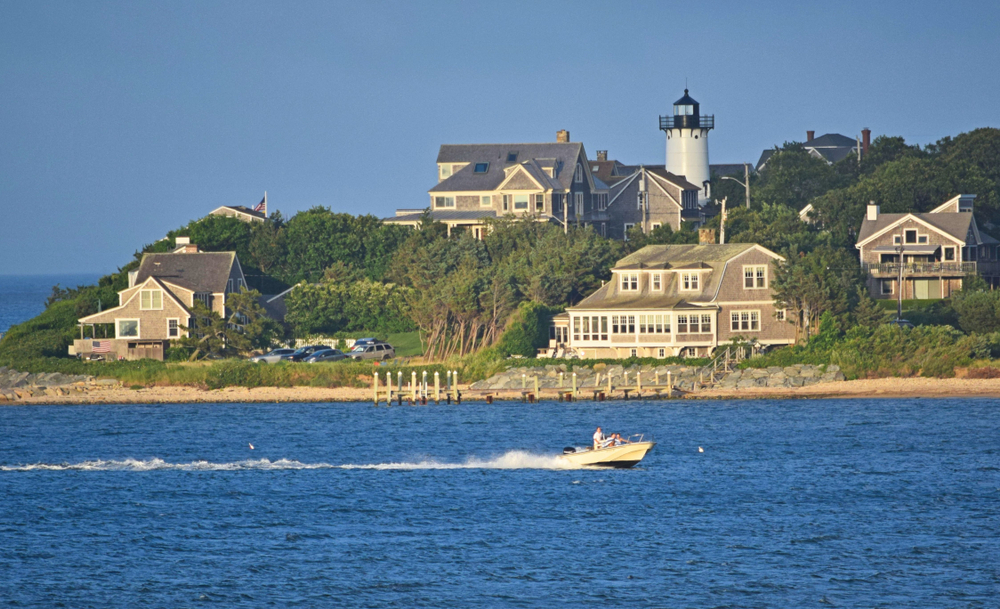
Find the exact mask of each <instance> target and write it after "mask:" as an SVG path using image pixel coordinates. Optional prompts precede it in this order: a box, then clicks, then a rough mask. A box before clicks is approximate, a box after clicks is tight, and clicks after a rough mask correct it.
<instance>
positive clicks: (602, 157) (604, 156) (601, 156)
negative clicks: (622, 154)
mask: <svg viewBox="0 0 1000 609" xmlns="http://www.w3.org/2000/svg"><path fill="white" fill-rule="evenodd" d="M597 160H598V161H606V160H608V151H607V150H598V151H597Z"/></svg>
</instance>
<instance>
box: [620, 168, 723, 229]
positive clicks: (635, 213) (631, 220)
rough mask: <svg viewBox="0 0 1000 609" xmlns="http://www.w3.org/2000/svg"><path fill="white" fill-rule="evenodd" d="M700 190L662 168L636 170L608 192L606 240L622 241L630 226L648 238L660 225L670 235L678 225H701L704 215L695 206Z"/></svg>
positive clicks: (698, 207) (700, 209)
mask: <svg viewBox="0 0 1000 609" xmlns="http://www.w3.org/2000/svg"><path fill="white" fill-rule="evenodd" d="M699 192H700V189H699V188H698V187H697V186H696V185H694V184H692V183H691V182H688V181H687V180H686V179H685V178H684V176H678V175H674V174H672V173H670V172H669V171H667V170H666V169H664V168H663V166H662V165H661V166H655V165H654V166H648V167H647V166H640V167H639V168H637V169H636V170H635V171H634V172H632V173H631V174H630V175H628V176H627V177H625V178H623V179H620V180H618V181H616V182H615V183H614V184H613V185H612V186H611V188H610V192H609V199H608V206H607V215H608V217H607V219H606V220H602V221H606V222H607V227H608V228H607V231H606V236H607V237H609V238H611V239H621V240H625V239H626V238H627V234H628V231H629V229H631V228H632V227H633V226H639V227H641V228H642V232H643V233H645V234H649V233H650V232H652V231H654V230H655V229H657V228H659V227H660V226H663V225H668V226H670V228H672V229H673V230H674V231H678V230H680V228H681V223H682V222H692V223H694V226H695V227H698V226H701V225H702V224H703V223H704V222H705V212H704V210H703V208H702V207H701V205H699V204H698V193H699Z"/></svg>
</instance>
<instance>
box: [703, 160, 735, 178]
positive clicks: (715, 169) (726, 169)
mask: <svg viewBox="0 0 1000 609" xmlns="http://www.w3.org/2000/svg"><path fill="white" fill-rule="evenodd" d="M708 171H709V173H711V174H714V175H717V176H733V175H738V176H739V177H741V178H742V177H743V163H720V164H718V165H709V166H708Z"/></svg>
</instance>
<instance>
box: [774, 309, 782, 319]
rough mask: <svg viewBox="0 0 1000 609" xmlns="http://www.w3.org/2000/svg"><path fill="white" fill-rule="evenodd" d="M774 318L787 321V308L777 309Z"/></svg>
mask: <svg viewBox="0 0 1000 609" xmlns="http://www.w3.org/2000/svg"><path fill="white" fill-rule="evenodd" d="M774 318H775V319H777V320H778V321H785V310H784V309H778V310H777V311H775V312H774Z"/></svg>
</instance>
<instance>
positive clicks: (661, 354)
mask: <svg viewBox="0 0 1000 609" xmlns="http://www.w3.org/2000/svg"><path fill="white" fill-rule="evenodd" d="M666 356H667V350H666V349H664V348H663V347H660V348H659V350H658V351H657V352H656V357H658V358H660V359H663V358H665V357H666Z"/></svg>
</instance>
